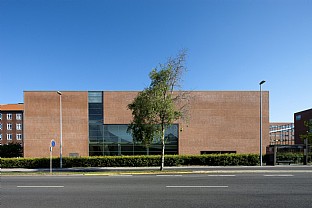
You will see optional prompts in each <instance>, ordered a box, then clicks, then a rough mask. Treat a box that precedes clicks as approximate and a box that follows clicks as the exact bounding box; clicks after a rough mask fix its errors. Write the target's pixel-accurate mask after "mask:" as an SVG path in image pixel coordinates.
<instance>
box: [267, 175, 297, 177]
mask: <svg viewBox="0 0 312 208" xmlns="http://www.w3.org/2000/svg"><path fill="white" fill-rule="evenodd" d="M263 176H265V177H293V176H294V175H263Z"/></svg>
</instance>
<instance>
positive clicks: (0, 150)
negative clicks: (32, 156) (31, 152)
mask: <svg viewBox="0 0 312 208" xmlns="http://www.w3.org/2000/svg"><path fill="white" fill-rule="evenodd" d="M22 156H23V147H22V146H21V144H18V143H9V144H5V145H1V146H0V157H2V158H12V157H22Z"/></svg>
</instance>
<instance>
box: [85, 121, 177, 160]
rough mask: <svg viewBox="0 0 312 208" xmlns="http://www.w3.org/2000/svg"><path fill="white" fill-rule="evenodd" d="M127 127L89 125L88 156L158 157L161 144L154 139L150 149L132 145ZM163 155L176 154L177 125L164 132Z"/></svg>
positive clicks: (137, 144)
mask: <svg viewBox="0 0 312 208" xmlns="http://www.w3.org/2000/svg"><path fill="white" fill-rule="evenodd" d="M127 128H128V125H126V124H120V125H117V124H116V125H114V124H105V125H103V124H90V126H89V131H90V144H89V151H90V156H96V155H97V156H99V155H159V154H161V142H160V140H159V139H155V140H154V141H153V143H152V145H151V146H150V147H148V148H147V147H145V146H144V145H142V144H139V143H134V142H133V139H132V135H131V134H129V133H127ZM165 145H166V146H165V154H178V124H174V125H172V126H170V127H169V128H168V129H167V130H166V132H165Z"/></svg>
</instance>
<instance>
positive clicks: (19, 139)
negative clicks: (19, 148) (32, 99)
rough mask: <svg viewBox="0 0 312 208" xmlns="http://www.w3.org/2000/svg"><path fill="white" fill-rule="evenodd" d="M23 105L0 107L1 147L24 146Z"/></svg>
mask: <svg viewBox="0 0 312 208" xmlns="http://www.w3.org/2000/svg"><path fill="white" fill-rule="evenodd" d="M23 111H24V105H23V104H6V105H0V145H4V144H9V143H19V144H23Z"/></svg>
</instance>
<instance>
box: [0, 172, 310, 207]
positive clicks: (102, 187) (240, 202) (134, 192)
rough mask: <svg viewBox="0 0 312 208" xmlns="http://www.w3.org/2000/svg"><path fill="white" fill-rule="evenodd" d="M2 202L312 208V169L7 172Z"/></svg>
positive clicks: (21, 204) (11, 204)
mask: <svg viewBox="0 0 312 208" xmlns="http://www.w3.org/2000/svg"><path fill="white" fill-rule="evenodd" d="M1 192H2V194H1V195H2V197H1V207H5V208H19V207H23V208H36V207H38V208H39V207H40V208H42V207H47V208H50V207H51V208H52V207H57V208H63V207H64V208H65V207H66V208H74V207H75V208H77V207H78V208H80V207H81V208H85V207H110V208H114V207H149V208H150V207H179V208H183V207H297V208H299V207H311V205H312V197H311V196H312V174H311V172H298V173H296V172H289V173H287V172H281V173H275V172H274V173H236V174H233V173H222V174H185V175H184V174H181V175H178V174H177V175H116V176H85V175H73V176H4V177H2V178H1Z"/></svg>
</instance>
